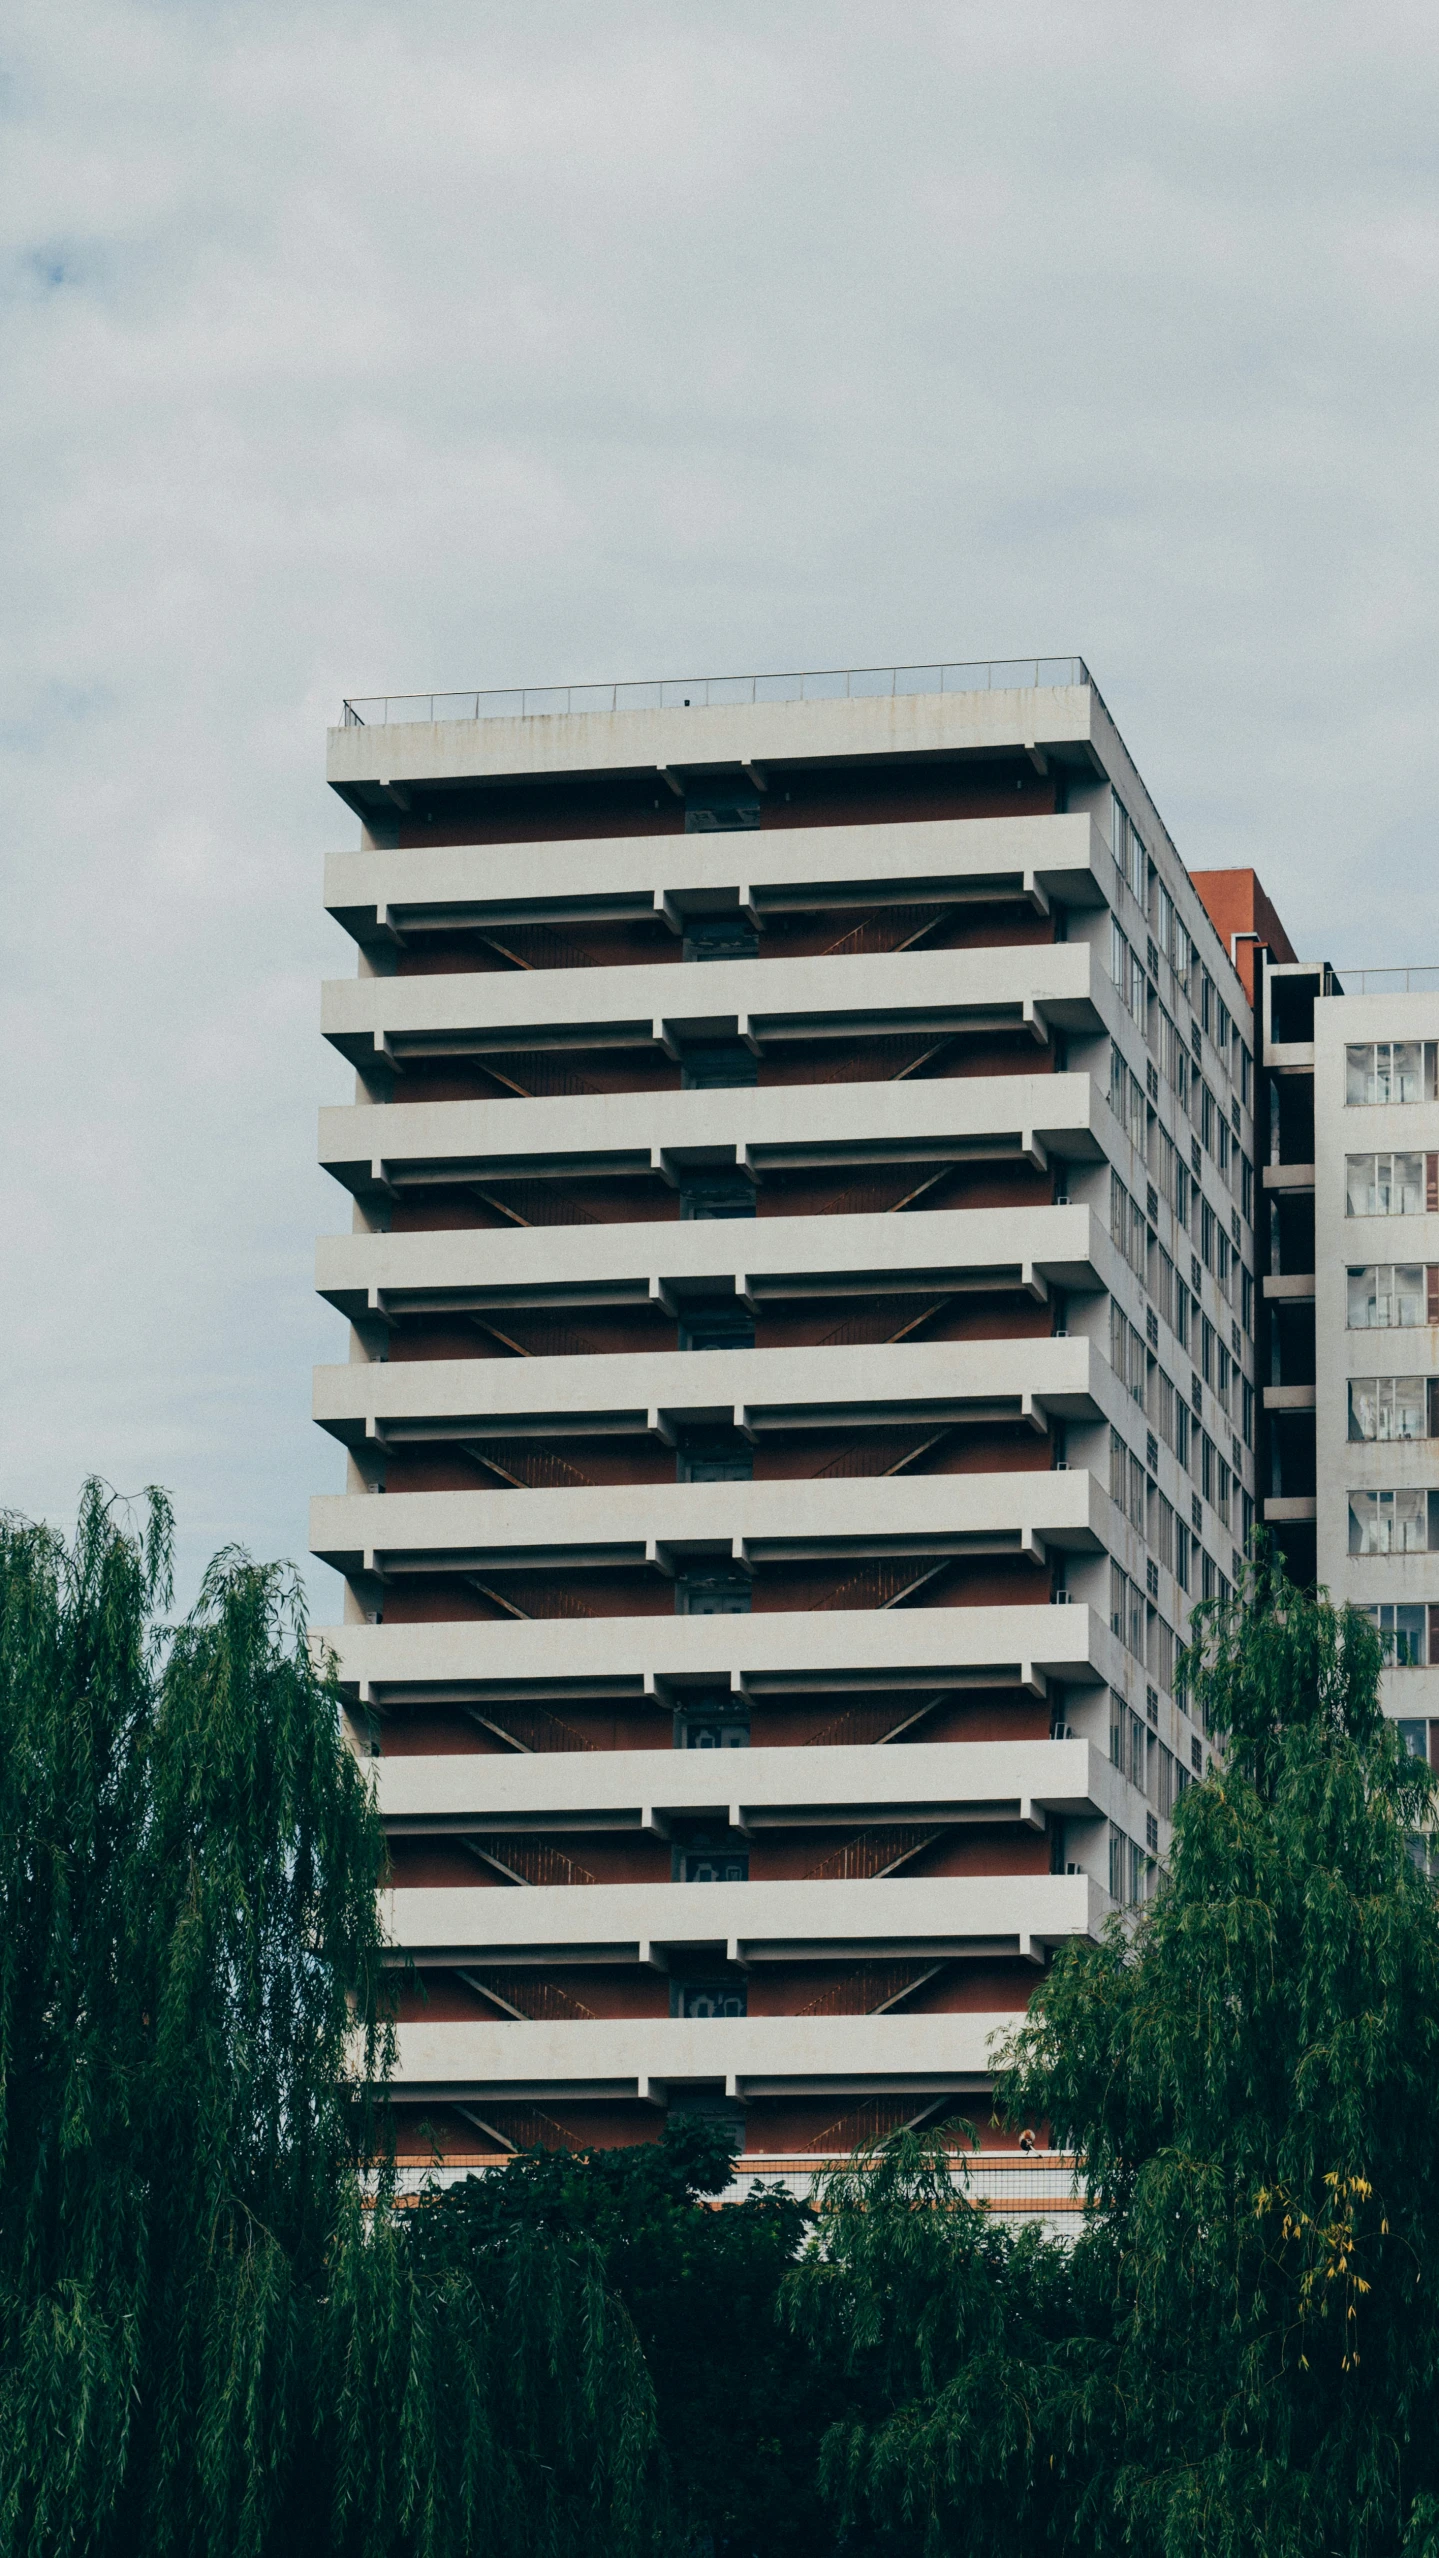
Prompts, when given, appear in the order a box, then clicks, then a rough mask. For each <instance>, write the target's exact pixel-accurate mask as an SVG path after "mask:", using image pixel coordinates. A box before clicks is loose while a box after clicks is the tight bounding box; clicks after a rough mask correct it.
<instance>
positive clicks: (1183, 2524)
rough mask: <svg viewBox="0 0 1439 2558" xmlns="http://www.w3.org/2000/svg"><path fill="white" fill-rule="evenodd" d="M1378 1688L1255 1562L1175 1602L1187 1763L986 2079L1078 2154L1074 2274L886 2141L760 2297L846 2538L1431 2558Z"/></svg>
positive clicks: (1429, 2142) (1423, 2133)
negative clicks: (786, 2279) (800, 2259)
mask: <svg viewBox="0 0 1439 2558" xmlns="http://www.w3.org/2000/svg"><path fill="white" fill-rule="evenodd" d="M1380 1668H1381V1659H1380V1650H1379V1643H1378V1638H1377V1636H1376V1634H1375V1632H1374V1629H1373V1627H1372V1625H1370V1624H1369V1623H1368V1622H1367V1621H1366V1620H1365V1619H1364V1618H1363V1617H1362V1616H1361V1615H1359V1614H1358V1613H1357V1612H1355V1611H1346V1612H1342V1613H1341V1612H1339V1611H1336V1610H1335V1609H1333V1608H1332V1607H1330V1606H1329V1605H1328V1604H1327V1603H1326V1602H1325V1601H1324V1599H1323V1598H1322V1597H1321V1598H1311V1597H1307V1596H1305V1595H1303V1594H1301V1593H1300V1592H1299V1591H1297V1590H1295V1589H1294V1588H1292V1587H1291V1586H1290V1585H1289V1584H1288V1582H1287V1581H1285V1579H1284V1578H1283V1576H1282V1574H1281V1573H1280V1572H1279V1571H1278V1570H1277V1568H1275V1567H1273V1566H1272V1565H1271V1564H1269V1563H1268V1562H1267V1561H1261V1563H1260V1565H1259V1566H1258V1567H1257V1569H1256V1570H1255V1572H1254V1573H1253V1575H1252V1576H1251V1580H1250V1583H1249V1586H1248V1587H1247V1588H1246V1590H1245V1591H1244V1592H1243V1594H1242V1595H1241V1597H1240V1598H1239V1599H1238V1600H1236V1601H1234V1602H1233V1603H1231V1604H1229V1605H1227V1606H1223V1605H1219V1604H1214V1605H1211V1606H1209V1607H1207V1608H1206V1609H1204V1610H1202V1611H1201V1612H1200V1616H1199V1624H1198V1628H1197V1637H1196V1642H1195V1644H1194V1647H1193V1649H1192V1652H1191V1655H1190V1659H1189V1663H1188V1670H1189V1676H1190V1681H1191V1686H1192V1690H1193V1694H1194V1698H1195V1703H1196V1707H1197V1709H1198V1710H1199V1711H1200V1712H1202V1713H1203V1715H1204V1716H1205V1717H1206V1719H1207V1721H1208V1723H1209V1725H1210V1728H1211V1730H1212V1731H1213V1733H1214V1735H1215V1738H1216V1740H1218V1741H1219V1742H1221V1743H1222V1745H1223V1746H1222V1753H1221V1759H1220V1761H1219V1762H1218V1763H1217V1768H1216V1772H1215V1773H1214V1774H1212V1775H1211V1777H1210V1778H1209V1779H1208V1780H1207V1781H1206V1782H1204V1783H1203V1784H1200V1785H1196V1786H1194V1787H1192V1788H1190V1789H1189V1790H1188V1792H1187V1793H1186V1794H1185V1796H1184V1798H1183V1801H1182V1803H1181V1805H1180V1808H1179V1812H1178V1816H1177V1819H1176V1823H1175V1834H1174V1844H1173V1853H1172V1857H1171V1860H1170V1870H1169V1873H1168V1875H1167V1877H1166V1878H1165V1880H1164V1887H1163V1889H1162V1890H1161V1891H1160V1892H1159V1894H1158V1896H1157V1897H1156V1899H1155V1900H1154V1901H1153V1902H1152V1903H1151V1904H1149V1905H1148V1906H1147V1907H1146V1908H1145V1909H1144V1910H1143V1911H1142V1913H1141V1914H1140V1915H1139V1916H1138V1918H1137V1920H1135V1919H1130V1920H1126V1921H1123V1922H1121V1921H1119V1920H1117V1919H1116V1920H1115V1921H1113V1922H1112V1923H1111V1924H1110V1926H1109V1928H1108V1930H1107V1932H1106V1933H1105V1935H1104V1937H1103V1939H1102V1941H1101V1942H1099V1943H1097V1944H1095V1943H1091V1942H1076V1943H1073V1944H1071V1945H1069V1946H1067V1947H1066V1948H1064V1949H1063V1950H1062V1951H1061V1953H1060V1954H1059V1956H1058V1957H1057V1959H1056V1961H1055V1964H1054V1966H1053V1969H1052V1970H1051V1972H1050V1973H1049V1975H1048V1976H1047V1978H1046V1980H1045V1981H1044V1983H1043V1985H1042V1986H1041V1988H1040V1989H1039V1991H1038V1992H1037V1994H1036V1996H1035V1998H1034V2000H1033V2001H1032V2003H1031V2007H1030V2011H1029V2014H1028V2016H1027V2018H1026V2020H1025V2022H1024V2024H1023V2026H1022V2027H1021V2028H1020V2030H1019V2031H1018V2033H1017V2035H1016V2036H1015V2038H1014V2042H1013V2046H1012V2049H1011V2051H1010V2053H1009V2055H1008V2059H1007V2066H1006V2067H1005V2069H1004V2070H1003V2072H1002V2074H1001V2076H1000V2080H999V2103H1000V2106H1001V2107H1002V2108H1003V2109H1004V2110H1005V2111H1006V2112H1007V2113H1008V2115H1009V2117H1010V2119H1011V2120H1012V2121H1014V2120H1029V2121H1031V2122H1035V2121H1038V2122H1047V2123H1048V2124H1049V2125H1050V2127H1051V2130H1052V2135H1053V2138H1054V2140H1055V2142H1056V2144H1057V2146H1059V2147H1061V2148H1062V2149H1066V2150H1073V2151H1075V2152H1077V2153H1078V2154H1079V2156H1080V2157H1081V2158H1082V2160H1083V2162H1084V2176H1085V2180H1086V2185H1087V2196H1088V2204H1089V2209H1088V2212H1087V2214H1086V2217H1085V2221H1084V2226H1083V2230H1082V2234H1081V2235H1080V2237H1079V2239H1078V2241H1077V2244H1076V2245H1075V2246H1074V2247H1073V2249H1072V2251H1067V2250H1064V2249H1059V2248H1056V2247H1053V2246H1050V2247H1045V2246H1044V2245H1043V2244H1040V2243H1037V2242H1035V2241H1034V2240H1032V2239H1031V2240H1029V2241H1026V2242H1022V2243H1018V2244H1016V2243H1015V2242H1013V2241H1009V2240H1006V2239H1004V2238H1003V2237H1002V2236H1001V2234H1000V2233H998V2232H993V2231H991V2232H989V2233H987V2234H986V2233H984V2231H983V2229H982V2226H981V2227H976V2225H975V2224H976V2222H977V2221H978V2220H979V2218H980V2216H979V2215H976V2214H972V2213H967V2212H964V2211H956V2210H954V2209H953V2208H952V2207H951V2208H948V2209H940V2208H937V2206H938V2204H939V2203H940V2202H941V2201H942V2200H944V2199H945V2198H946V2195H947V2191H948V2189H947V2186H946V2185H945V2184H943V2183H941V2182H938V2181H937V2179H936V2173H935V2170H936V2166H937V2162H936V2161H934V2160H930V2161H926V2160H925V2159H924V2158H923V2157H922V2156H918V2155H915V2154H910V2155H907V2156H906V2155H896V2156H894V2157H892V2158H891V2159H890V2160H889V2161H888V2162H886V2164H885V2166H884V2169H883V2172H882V2174H881V2175H880V2176H879V2178H878V2179H876V2178H875V2177H873V2176H870V2177H869V2178H867V2179H859V2180H856V2179H855V2178H854V2177H853V2176H850V2177H848V2179H846V2178H845V2177H841V2178H840V2179H839V2180H837V2182H836V2184H835V2185H834V2187H833V2189H832V2192H831V2195H830V2198H829V2201H830V2207H831V2215H832V2218H831V2230H830V2233H829V2235H828V2237H827V2239H826V2242H825V2243H824V2244H823V2245H822V2246H820V2247H816V2248H815V2249H813V2250H812V2252H811V2255H810V2257H809V2259H808V2260H807V2262H806V2263H805V2265H804V2266H803V2267H802V2269H801V2270H800V2272H799V2273H798V2275H797V2276H796V2277H795V2279H794V2283H793V2288H792V2293H791V2308H792V2313H793V2315H794V2316H795V2318H796V2319H797V2321H798V2322H799V2323H800V2324H801V2326H803V2327H805V2328H806V2329H808V2331H809V2332H810V2333H811V2334H812V2335H813V2336H814V2337H815V2339H816V2341H817V2342H821V2343H825V2344H827V2345H828V2347H829V2348H830V2350H831V2351H832V2352H835V2353H837V2354H838V2355H840V2356H841V2357H842V2358H843V2359H844V2361H845V2362H846V2364H847V2366H848V2368H849V2371H850V2373H851V2378H852V2384H853V2399H852V2405H851V2408H850V2410H849V2412H848V2414H847V2415H846V2417H845V2418H844V2419H843V2420H842V2422H841V2423H840V2424H838V2425H837V2426H836V2428H835V2429H834V2431H833V2432H832V2434H831V2436H830V2439H829V2441H828V2443H827V2445H826V2454H825V2474H826V2477H827V2480H828V2483H829V2485H830V2488H831V2490H832V2492H833V2494H834V2496H835V2498H836V2501H837V2503H838V2506H839V2509H840V2512H841V2514H842V2515H843V2517H844V2519H845V2521H846V2523H847V2525H848V2527H849V2530H850V2533H851V2537H852V2540H853V2542H854V2545H855V2546H856V2547H865V2546H873V2547H874V2548H876V2549H881V2548H883V2549H886V2550H888V2549H894V2550H896V2551H898V2550H901V2549H905V2550H908V2549H914V2550H920V2549H928V2550H933V2551H939V2550H947V2549H948V2548H949V2547H951V2546H953V2545H957V2542H958V2538H959V2537H960V2536H962V2537H963V2539H964V2543H965V2546H966V2547H967V2548H969V2549H970V2550H972V2551H973V2552H975V2553H976V2558H978V2553H980V2552H982V2551H985V2550H993V2551H995V2552H996V2553H998V2552H1000V2551H1004V2552H1006V2553H1015V2552H1028V2551H1031V2550H1033V2551H1036V2552H1037V2551H1038V2550H1040V2549H1044V2550H1052V2549H1055V2548H1065V2549H1070V2548H1072V2549H1075V2550H1078V2549H1081V2548H1082V2549H1084V2550H1085V2551H1086V2552H1087V2553H1095V2552H1104V2551H1114V2552H1119V2551H1124V2552H1127V2553H1136V2558H1300V2554H1301V2553H1303V2558H1314V2553H1316V2552H1321V2553H1325V2558H1330V2554H1331V2553H1332V2558H1433V2553H1435V2552H1436V2551H1439V2423H1436V2421H1435V2408H1436V2405H1439V2105H1436V2094H1439V1907H1436V1899H1435V1892H1434V1888H1433V1885H1432V1883H1431V1882H1430V1880H1429V1879H1428V1870H1427V1869H1428V1864H1429V1857H1430V1851H1429V1848H1428V1846H1427V1833H1428V1830H1429V1826H1430V1823H1431V1821H1432V1818H1433V1781H1432V1779H1431V1778H1430V1776H1429V1774H1428V1770H1427V1768H1426V1767H1425V1766H1423V1765H1422V1764H1420V1763H1418V1762H1416V1761H1415V1760H1413V1759H1411V1758H1409V1757H1407V1756H1406V1755H1405V1752H1404V1750H1403V1748H1402V1746H1401V1742H1400V1739H1399V1736H1398V1734H1397V1732H1396V1730H1395V1728H1394V1726H1393V1725H1392V1724H1390V1723H1386V1721H1385V1719H1384V1717H1383V1715H1382V1713H1381V1711H1380V1704H1379V1674H1380ZM925 2203H928V2204H930V2205H933V2206H936V2208H931V2209H929V2210H920V2211H916V2209H915V2206H916V2205H917V2204H925Z"/></svg>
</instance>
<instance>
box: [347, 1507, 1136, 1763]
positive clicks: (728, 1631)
mask: <svg viewBox="0 0 1439 2558" xmlns="http://www.w3.org/2000/svg"><path fill="white" fill-rule="evenodd" d="M951 1479H953V1478H951ZM519 1497H520V1498H524V1497H525V1496H523V1495H521V1496H519ZM1038 1578H1039V1576H1038V1575H1036V1581H1038ZM314 1639H315V1643H316V1647H317V1649H323V1648H328V1649H329V1650H330V1651H332V1652H333V1654H334V1657H335V1663H336V1669H337V1672H338V1677H339V1682H340V1687H341V1691H342V1693H343V1694H344V1695H346V1696H347V1697H348V1698H349V1699H350V1700H351V1702H352V1703H358V1705H359V1706H360V1707H361V1708H364V1709H373V1710H375V1711H376V1712H378V1713H384V1712H385V1711H386V1710H387V1709H388V1708H389V1707H392V1706H393V1707H395V1708H396V1709H398V1708H401V1707H404V1706H436V1707H439V1706H450V1705H460V1706H474V1707H476V1708H477V1709H483V1708H484V1707H485V1706H486V1705H487V1704H489V1703H502V1702H504V1701H506V1700H511V1701H517V1702H521V1703H529V1702H543V1703H546V1704H552V1703H555V1702H558V1701H560V1700H563V1699H564V1698H565V1697H573V1698H585V1697H593V1698H601V1699H614V1700H616V1701H618V1700H621V1699H629V1698H644V1697H646V1696H650V1697H654V1698H655V1699H656V1701H657V1702H659V1701H661V1700H663V1701H666V1702H669V1701H672V1700H673V1699H674V1698H676V1697H678V1696H680V1695H682V1694H683V1693H684V1692H685V1691H686V1690H689V1689H704V1690H706V1691H710V1690H713V1689H715V1688H716V1687H722V1688H733V1689H735V1690H738V1691H739V1692H740V1693H742V1694H748V1695H751V1696H756V1697H764V1696H769V1695H774V1696H812V1695H819V1696H840V1697H843V1696H848V1695H857V1694H872V1693H875V1692H891V1691H894V1692H900V1693H908V1692H910V1691H913V1690H920V1691H925V1692H932V1691H934V1690H937V1689H951V1688H952V1689H956V1690H965V1689H974V1688H996V1689H1004V1688H1010V1689H1014V1690H1016V1691H1019V1692H1023V1693H1025V1694H1028V1695H1031V1696H1044V1695H1045V1694H1046V1693H1047V1691H1048V1688H1049V1685H1050V1683H1051V1682H1052V1681H1061V1682H1063V1683H1064V1684H1065V1685H1067V1686H1079V1687H1096V1686H1099V1685H1100V1684H1102V1683H1108V1684H1109V1685H1110V1686H1121V1687H1122V1686H1123V1685H1124V1664H1125V1662H1126V1661H1127V1658H1128V1656H1127V1655H1126V1654H1125V1653H1123V1652H1121V1650H1120V1648H1119V1645H1118V1643H1117V1642H1116V1640H1115V1638H1114V1636H1113V1635H1112V1634H1111V1633H1110V1630H1109V1627H1108V1624H1107V1623H1106V1622H1104V1621H1103V1620H1102V1619H1101V1618H1099V1617H1097V1616H1096V1615H1095V1614H1094V1612H1093V1611H1092V1610H1091V1609H1090V1608H1088V1607H1085V1606H1082V1605H1079V1604H1077V1603H1071V1604H1070V1605H1069V1606H1066V1607H1054V1606H1051V1605H1047V1604H1046V1603H1045V1602H1044V1600H1043V1598H1042V1597H1041V1596H1040V1595H1039V1592H1038V1591H1037V1592H1036V1598H1035V1601H1034V1604H1032V1605H1030V1606H1023V1607H1017V1606H1002V1607H955V1608H833V1609H820V1610H806V1609H795V1610H793V1611H790V1610H779V1609H775V1610H769V1611H764V1612H761V1613H760V1614H758V1615H754V1616H683V1617H682V1616H670V1615H668V1614H657V1615H650V1616H632V1617H590V1618H569V1617H556V1618H545V1619H510V1620H507V1621H505V1622H503V1623H488V1622H487V1623H476V1622H467V1621H465V1620H462V1619H444V1620H441V1621H439V1622H435V1623H431V1624H422V1625H363V1624H353V1623H352V1624H345V1625H337V1626H329V1627H325V1628H321V1629H316V1633H315V1638H314Z"/></svg>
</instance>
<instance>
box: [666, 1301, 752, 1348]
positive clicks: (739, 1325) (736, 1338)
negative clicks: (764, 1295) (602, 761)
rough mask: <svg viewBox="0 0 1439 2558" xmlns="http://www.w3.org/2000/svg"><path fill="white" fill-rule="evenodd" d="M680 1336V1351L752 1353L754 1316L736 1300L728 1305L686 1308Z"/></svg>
mask: <svg viewBox="0 0 1439 2558" xmlns="http://www.w3.org/2000/svg"><path fill="white" fill-rule="evenodd" d="M679 1336H680V1348H681V1350H753V1348H754V1316H753V1315H752V1314H751V1313H750V1312H749V1311H748V1309H747V1308H746V1307H744V1306H739V1305H736V1304H735V1302H734V1300H733V1298H731V1299H730V1301H729V1303H728V1304H727V1305H718V1306H686V1307H685V1308H684V1309H683V1311H682V1313H681V1315H680V1325H679Z"/></svg>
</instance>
